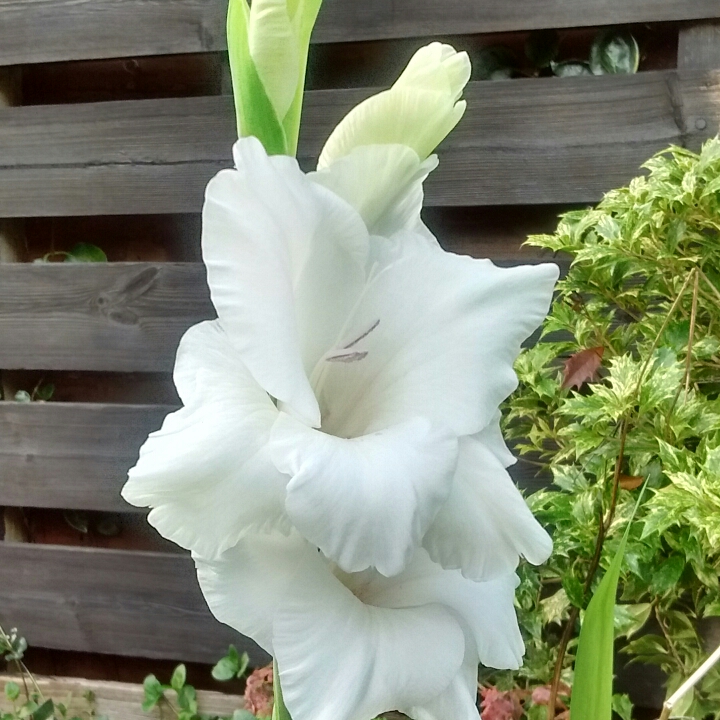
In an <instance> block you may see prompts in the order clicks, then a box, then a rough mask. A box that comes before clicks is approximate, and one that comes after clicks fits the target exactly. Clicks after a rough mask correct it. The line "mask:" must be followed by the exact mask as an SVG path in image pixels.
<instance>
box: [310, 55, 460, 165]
mask: <svg viewBox="0 0 720 720" xmlns="http://www.w3.org/2000/svg"><path fill="white" fill-rule="evenodd" d="M469 79H470V60H469V59H468V56H467V53H456V52H455V50H454V49H453V48H451V47H450V46H449V45H441V44H440V43H433V44H431V45H429V46H427V47H425V48H421V49H420V50H419V51H418V52H417V53H416V54H415V56H414V57H413V59H412V60H411V61H410V63H409V65H408V67H407V69H406V70H405V72H404V73H403V74H402V75H401V76H400V78H399V79H398V81H397V82H396V83H395V85H393V87H392V88H390V90H386V91H385V92H382V93H380V94H378V95H374V96H373V97H370V98H368V99H367V100H365V101H364V102H362V103H360V105H358V106H357V107H356V108H354V109H353V110H351V111H350V113H349V114H348V115H347V116H346V117H345V118H344V119H343V120H342V122H341V123H340V124H339V125H338V126H337V128H335V130H334V131H333V133H332V134H331V135H330V138H329V139H328V141H327V143H326V145H325V147H324V149H323V151H322V153H321V155H320V160H319V161H318V169H323V168H325V167H327V166H328V165H330V164H331V163H333V162H334V161H336V160H337V159H338V158H341V157H344V156H345V155H348V154H349V153H350V152H351V151H352V150H353V148H356V147H359V146H361V145H376V144H402V145H408V146H409V147H411V148H412V149H413V150H415V152H416V153H417V154H418V156H419V157H420V159H421V160H424V159H425V158H427V157H428V156H429V155H430V153H432V152H433V150H435V148H436V147H437V146H438V145H439V144H440V142H442V140H443V139H444V138H445V136H446V135H447V134H448V133H449V132H450V131H451V130H452V129H453V128H454V127H455V125H457V124H458V122H459V121H460V118H462V116H463V114H464V112H465V108H466V103H465V102H464V101H459V97H460V95H461V93H462V90H463V88H464V87H465V85H466V83H467V82H468V80H469Z"/></svg>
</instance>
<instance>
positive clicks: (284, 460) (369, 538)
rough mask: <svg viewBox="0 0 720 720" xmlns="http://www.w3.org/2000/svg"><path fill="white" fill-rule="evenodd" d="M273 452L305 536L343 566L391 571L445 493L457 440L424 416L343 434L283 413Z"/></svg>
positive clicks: (402, 562) (420, 534) (296, 523)
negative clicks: (367, 432) (369, 431)
mask: <svg viewBox="0 0 720 720" xmlns="http://www.w3.org/2000/svg"><path fill="white" fill-rule="evenodd" d="M271 452H272V457H273V460H274V461H275V464H276V466H277V468H278V470H280V471H281V472H284V473H286V474H288V475H289V476H290V477H291V478H292V479H291V480H290V482H289V484H288V486H287V500H286V508H287V513H288V515H289V517H290V519H291V520H292V522H293V525H294V526H295V527H296V528H297V529H298V530H299V531H300V532H301V533H302V535H303V536H304V537H306V538H307V539H308V540H310V541H311V542H312V543H313V544H315V545H317V546H318V547H319V548H320V549H321V550H322V551H323V553H325V555H327V556H328V557H330V558H331V559H332V560H334V561H335V562H336V563H337V564H338V565H339V566H340V567H341V568H342V569H343V570H345V571H346V572H359V571H362V570H365V569H366V568H369V567H375V568H377V569H378V571H379V572H380V573H382V574H383V575H395V574H397V573H399V572H400V571H401V570H402V569H403V567H404V566H405V564H406V563H407V561H408V560H409V559H410V557H411V555H412V553H413V550H414V549H415V548H416V547H417V546H418V545H419V544H420V542H421V540H422V537H423V535H424V534H425V532H426V531H427V529H428V527H429V526H430V523H431V522H432V520H433V518H434V517H435V515H436V514H437V512H438V510H439V508H440V507H441V505H442V504H443V503H444V502H445V500H446V498H447V496H448V493H449V491H450V483H451V482H452V475H453V471H454V469H455V463H456V456H457V440H456V438H455V437H454V436H453V435H451V434H449V433H448V432H446V431H444V430H443V429H442V428H440V427H437V426H433V425H432V424H431V423H430V422H428V421H427V420H425V419H423V418H414V419H412V420H409V421H407V422H405V423H403V424H401V425H397V426H394V427H390V428H388V429H386V430H384V431H381V432H377V433H374V434H372V435H367V436H364V437H359V438H355V439H350V440H348V439H344V438H339V437H333V436H331V435H327V434H325V433H323V432H319V431H317V430H312V429H310V428H308V427H306V426H305V425H303V424H301V423H299V422H297V421H295V420H293V419H292V418H290V417H289V416H287V415H284V414H281V415H280V417H279V418H278V421H277V423H276V425H275V427H274V428H273V432H272V441H271Z"/></svg>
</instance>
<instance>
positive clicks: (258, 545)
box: [193, 533, 317, 656]
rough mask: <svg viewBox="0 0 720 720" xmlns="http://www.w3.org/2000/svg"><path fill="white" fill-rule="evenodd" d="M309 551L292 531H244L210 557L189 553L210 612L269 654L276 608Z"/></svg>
mask: <svg viewBox="0 0 720 720" xmlns="http://www.w3.org/2000/svg"><path fill="white" fill-rule="evenodd" d="M315 554H317V552H315ZM312 555H313V551H312V548H310V547H309V546H308V544H307V543H306V542H305V541H304V540H303V539H302V538H300V537H299V536H298V535H297V534H296V533H291V534H289V535H281V534H280V533H269V534H250V535H246V536H245V537H244V538H242V539H241V540H240V542H238V543H237V544H236V545H235V546H234V547H232V548H231V549H229V550H228V551H226V552H225V553H224V554H223V555H222V556H221V557H219V558H216V559H214V560H208V559H206V558H203V557H201V556H197V555H196V556H194V558H193V559H194V560H195V566H196V568H197V574H198V580H199V582H200V588H201V589H202V592H203V595H204V597H205V600H206V601H207V604H208V607H209V608H210V611H211V612H212V614H213V615H214V616H215V617H216V618H217V619H218V620H219V621H220V622H222V623H225V624H226V625H229V626H230V627H231V628H234V629H235V630H237V631H238V632H240V633H242V634H243V635H247V637H249V638H252V639H253V640H254V641H255V642H256V643H257V644H258V645H259V646H260V647H261V648H263V650H265V651H266V652H268V653H269V654H270V655H273V656H274V655H275V649H274V647H273V623H274V620H275V617H276V616H277V613H278V609H279V607H280V606H281V605H282V604H283V603H284V602H286V600H287V598H288V593H289V591H288V588H289V587H291V586H292V584H293V581H294V578H295V576H296V575H300V577H302V575H303V573H304V568H305V565H306V563H307V562H308V558H309V557H310V558H312Z"/></svg>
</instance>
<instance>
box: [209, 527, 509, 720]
mask: <svg viewBox="0 0 720 720" xmlns="http://www.w3.org/2000/svg"><path fill="white" fill-rule="evenodd" d="M196 563H197V566H198V577H199V580H200V585H201V587H202V590H203V593H204V595H205V597H206V599H207V601H208V604H209V605H210V608H211V610H212V611H213V613H214V614H215V616H216V617H217V618H218V619H220V620H221V621H223V622H225V623H227V624H228V625H230V626H232V627H233V628H235V629H236V630H238V631H240V632H241V633H243V634H245V635H248V636H250V637H252V638H253V639H254V640H255V641H256V642H257V643H258V644H259V645H261V646H262V647H263V648H264V649H265V650H267V651H268V652H269V653H271V654H272V655H273V657H274V658H275V662H276V663H277V666H278V668H279V674H280V681H281V685H282V692H283V697H284V700H285V704H286V705H287V708H288V710H289V712H290V715H291V716H292V718H293V720H369V718H373V717H377V716H378V715H379V714H380V713H382V712H386V711H389V710H400V711H401V712H404V713H406V714H407V715H409V716H410V717H411V718H415V719H416V720H478V712H477V708H476V706H475V699H476V696H477V667H478V661H480V662H482V663H483V664H485V665H488V666H492V667H496V668H501V669H505V668H508V669H511V668H512V669H514V668H517V667H519V665H520V662H521V658H522V654H523V642H522V638H521V636H520V631H519V629H518V625H517V619H516V616H515V610H514V606H513V597H514V593H515V587H516V584H517V579H516V577H515V576H514V575H513V574H509V575H505V576H503V577H502V578H498V579H496V580H492V581H489V582H483V583H476V582H472V581H470V580H467V579H465V578H463V577H462V575H461V574H460V573H459V572H457V571H451V570H443V569H442V568H440V567H439V566H438V565H436V564H435V563H433V562H432V561H431V560H430V559H429V557H428V556H427V554H426V553H425V552H424V551H422V550H420V551H419V552H418V553H417V554H416V555H415V556H414V557H413V559H412V561H411V562H410V564H409V565H408V567H407V568H406V569H405V570H404V571H403V573H402V574H400V575H398V576H396V577H394V578H389V579H388V578H385V577H383V576H382V575H380V574H379V573H377V572H375V571H366V572H364V573H359V574H347V573H344V572H342V571H341V570H339V569H338V568H337V567H336V566H334V565H333V564H331V563H329V562H328V561H327V560H326V559H325V558H324V557H323V556H322V555H321V554H319V553H318V552H317V550H316V549H315V548H313V547H312V546H310V545H308V543H307V542H306V541H304V540H302V539H301V538H300V537H299V536H298V535H297V534H296V533H294V532H293V533H291V534H290V535H289V536H283V535H281V534H279V533H273V534H265V535H255V534H251V535H248V536H246V537H245V538H243V540H241V541H240V543H238V544H237V545H236V546H235V547H234V548H232V549H231V550H228V551H227V552H226V553H225V554H223V555H222V556H221V557H220V558H218V559H216V560H215V561H205V560H200V559H196Z"/></svg>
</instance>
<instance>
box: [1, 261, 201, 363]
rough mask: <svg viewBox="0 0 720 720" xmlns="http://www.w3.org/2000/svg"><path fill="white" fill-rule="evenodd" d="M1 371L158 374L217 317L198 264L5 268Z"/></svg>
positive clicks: (62, 264) (2, 285) (56, 265)
mask: <svg viewBox="0 0 720 720" xmlns="http://www.w3.org/2000/svg"><path fill="white" fill-rule="evenodd" d="M0 297H1V298H2V302H0V368H3V369H5V370H19V369H33V370H107V371H117V372H155V371H167V370H169V369H171V368H172V365H173V363H174V359H175V351H176V350H177V345H178V342H179V340H180V338H181V336H182V334H183V333H184V332H185V330H187V328H189V327H190V326H191V325H194V324H195V323H197V322H200V321H201V320H205V319H208V318H212V317H214V310H213V307H212V305H211V303H210V297H209V291H208V289H207V283H206V280H205V269H204V267H203V266H202V265H200V264H193V263H159V264H152V263H111V264H110V263H109V264H105V263H98V264H93V265H87V264H85V263H76V264H75V263H73V264H65V263H48V264H8V265H0Z"/></svg>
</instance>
